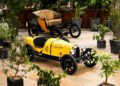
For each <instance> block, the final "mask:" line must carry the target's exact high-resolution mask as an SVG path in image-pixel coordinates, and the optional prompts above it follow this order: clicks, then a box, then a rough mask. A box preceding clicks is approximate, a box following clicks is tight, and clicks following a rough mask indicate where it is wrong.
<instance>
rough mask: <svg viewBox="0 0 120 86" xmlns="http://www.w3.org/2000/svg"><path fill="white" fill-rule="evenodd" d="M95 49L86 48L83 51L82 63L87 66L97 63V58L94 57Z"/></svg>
mask: <svg viewBox="0 0 120 86" xmlns="http://www.w3.org/2000/svg"><path fill="white" fill-rule="evenodd" d="M95 53H96V52H95V51H94V50H92V49H86V51H85V52H84V58H85V59H84V64H85V65H86V66H87V67H94V66H95V65H96V64H97V60H98V59H97V58H95V57H94V55H95Z"/></svg>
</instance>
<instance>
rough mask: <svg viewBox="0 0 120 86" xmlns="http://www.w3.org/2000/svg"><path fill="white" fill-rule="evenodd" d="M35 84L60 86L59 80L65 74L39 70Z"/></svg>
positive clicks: (39, 85)
mask: <svg viewBox="0 0 120 86" xmlns="http://www.w3.org/2000/svg"><path fill="white" fill-rule="evenodd" d="M37 75H38V76H39V78H38V81H37V84H38V86H60V80H61V78H62V77H65V74H62V75H55V74H54V73H53V72H52V71H47V70H39V71H38V73H37Z"/></svg>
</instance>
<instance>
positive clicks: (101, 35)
mask: <svg viewBox="0 0 120 86" xmlns="http://www.w3.org/2000/svg"><path fill="white" fill-rule="evenodd" d="M97 28H98V30H99V35H94V36H93V40H95V39H96V40H104V37H105V34H106V33H107V32H109V31H110V29H109V28H108V27H106V26H105V25H104V24H99V25H98V26H97Z"/></svg>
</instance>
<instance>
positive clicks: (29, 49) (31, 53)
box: [25, 45, 35, 61]
mask: <svg viewBox="0 0 120 86" xmlns="http://www.w3.org/2000/svg"><path fill="white" fill-rule="evenodd" d="M25 48H26V53H27V55H28V57H29V60H30V61H32V60H33V59H34V56H35V53H34V50H33V49H32V47H31V46H30V45H25Z"/></svg>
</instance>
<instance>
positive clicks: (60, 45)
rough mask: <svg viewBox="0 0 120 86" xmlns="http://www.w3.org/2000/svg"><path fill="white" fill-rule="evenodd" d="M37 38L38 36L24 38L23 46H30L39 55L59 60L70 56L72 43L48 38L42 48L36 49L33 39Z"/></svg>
mask: <svg viewBox="0 0 120 86" xmlns="http://www.w3.org/2000/svg"><path fill="white" fill-rule="evenodd" d="M37 37H39V36H36V37H26V38H25V44H28V45H30V46H31V47H32V48H33V50H34V51H35V52H38V53H41V54H45V55H49V56H55V57H58V58H61V57H62V56H63V55H65V54H71V50H72V48H73V47H74V45H73V44H72V43H69V42H67V41H64V40H61V39H59V38H49V39H47V41H46V42H45V44H44V46H43V47H41V48H40V47H36V46H35V45H34V39H36V38H37Z"/></svg>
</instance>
